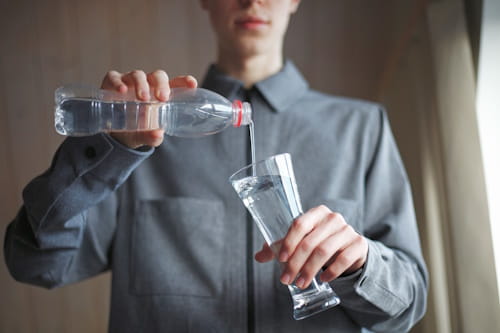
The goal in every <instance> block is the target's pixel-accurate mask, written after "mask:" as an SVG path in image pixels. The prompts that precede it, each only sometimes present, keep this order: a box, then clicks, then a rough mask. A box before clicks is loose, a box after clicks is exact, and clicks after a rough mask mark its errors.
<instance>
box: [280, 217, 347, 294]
mask: <svg viewBox="0 0 500 333" xmlns="http://www.w3.org/2000/svg"><path fill="white" fill-rule="evenodd" d="M347 226H348V225H347V224H346V223H345V222H344V219H343V218H342V216H341V215H340V214H338V213H333V212H330V213H328V214H327V215H326V216H325V217H324V218H323V220H322V221H321V222H320V223H318V225H317V226H316V227H315V228H314V229H313V230H312V231H311V232H310V233H309V234H308V235H306V237H304V239H302V240H301V241H300V243H299V245H298V246H297V249H296V250H295V252H294V253H293V254H292V255H291V256H290V258H289V259H288V262H287V264H286V269H285V271H284V274H283V275H286V274H288V276H289V277H291V278H292V280H293V279H294V278H295V277H296V276H297V274H298V273H299V272H300V279H299V280H298V281H297V286H299V287H303V286H302V284H305V285H309V283H310V282H311V280H312V278H313V277H314V275H316V273H317V272H318V271H319V270H320V269H321V267H322V266H323V265H324V264H325V263H326V262H327V261H328V260H329V259H330V258H331V257H332V256H333V255H334V254H335V252H336V251H337V248H334V247H328V246H322V244H323V242H324V241H325V240H326V239H328V238H329V237H334V236H335V237H336V238H339V239H340V240H344V241H345V237H346V236H347V235H345V232H344V230H343V229H345V228H346V227H347ZM338 243H339V244H341V245H342V244H344V243H342V242H338ZM311 259H313V262H312V263H311V262H310V261H311ZM308 265H309V266H308ZM311 265H312V267H311ZM289 282H290V281H289Z"/></svg>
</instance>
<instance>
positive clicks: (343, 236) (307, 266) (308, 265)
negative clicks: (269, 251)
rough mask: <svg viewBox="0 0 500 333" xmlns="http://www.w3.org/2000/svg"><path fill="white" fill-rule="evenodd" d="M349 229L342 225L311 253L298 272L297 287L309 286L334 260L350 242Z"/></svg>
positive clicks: (347, 226)
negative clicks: (322, 269) (323, 268)
mask: <svg viewBox="0 0 500 333" xmlns="http://www.w3.org/2000/svg"><path fill="white" fill-rule="evenodd" d="M349 228H350V227H349V225H347V224H344V225H343V226H342V227H341V228H340V230H338V231H337V232H335V233H333V234H331V235H330V236H329V237H327V238H326V239H325V240H324V241H323V242H321V243H320V244H319V245H318V246H317V247H316V248H315V249H314V251H312V253H311V255H310V256H309V258H307V261H306V262H305V263H304V265H303V267H302V268H301V270H300V277H299V278H298V279H297V281H296V284H297V287H299V288H305V287H307V286H309V284H310V283H311V281H312V280H313V278H314V277H315V276H316V274H317V273H318V272H319V271H320V270H321V268H322V267H324V266H325V265H326V264H327V263H328V262H330V261H331V259H332V258H336V256H337V253H338V252H339V251H341V249H343V248H345V247H347V246H348V244H349V243H350V242H352V235H350V230H349ZM353 233H354V231H353Z"/></svg>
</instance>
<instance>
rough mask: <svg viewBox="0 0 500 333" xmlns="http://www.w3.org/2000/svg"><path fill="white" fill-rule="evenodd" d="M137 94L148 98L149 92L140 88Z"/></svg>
mask: <svg viewBox="0 0 500 333" xmlns="http://www.w3.org/2000/svg"><path fill="white" fill-rule="evenodd" d="M139 96H140V97H141V98H142V99H148V98H149V94H148V93H147V92H146V91H144V90H141V91H140V92H139Z"/></svg>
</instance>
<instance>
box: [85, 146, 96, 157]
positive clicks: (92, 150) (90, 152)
mask: <svg viewBox="0 0 500 333" xmlns="http://www.w3.org/2000/svg"><path fill="white" fill-rule="evenodd" d="M85 156H86V157H87V158H88V159H93V158H94V157H96V156H97V152H96V151H95V148H94V147H92V146H89V147H87V148H85Z"/></svg>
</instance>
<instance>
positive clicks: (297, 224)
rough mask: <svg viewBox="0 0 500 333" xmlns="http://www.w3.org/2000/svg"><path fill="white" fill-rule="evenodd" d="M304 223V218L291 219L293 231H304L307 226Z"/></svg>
mask: <svg viewBox="0 0 500 333" xmlns="http://www.w3.org/2000/svg"><path fill="white" fill-rule="evenodd" d="M306 223H307V221H306V219H304V218H302V217H299V218H297V219H295V221H293V224H292V228H293V229H294V230H295V231H298V232H304V231H306V228H307V225H306Z"/></svg>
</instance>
